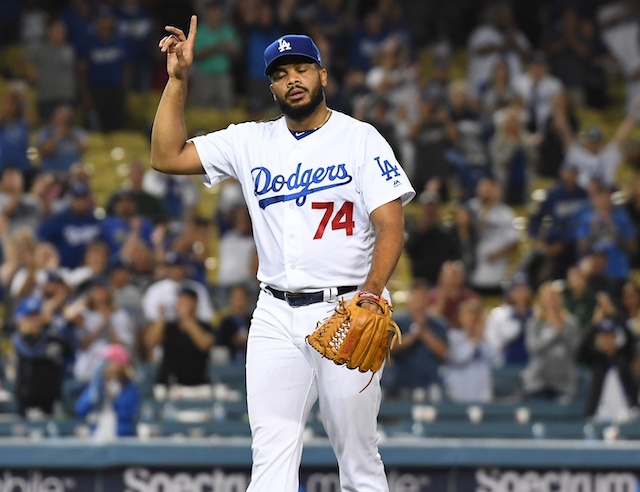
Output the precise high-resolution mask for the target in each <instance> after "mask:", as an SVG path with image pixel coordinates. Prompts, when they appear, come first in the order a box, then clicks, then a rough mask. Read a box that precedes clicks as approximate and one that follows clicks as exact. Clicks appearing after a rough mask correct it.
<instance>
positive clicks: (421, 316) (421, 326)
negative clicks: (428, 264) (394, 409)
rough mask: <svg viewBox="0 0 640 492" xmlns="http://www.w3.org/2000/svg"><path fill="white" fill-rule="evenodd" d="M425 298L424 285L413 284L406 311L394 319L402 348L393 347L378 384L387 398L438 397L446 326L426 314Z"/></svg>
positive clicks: (443, 358) (422, 282)
mask: <svg viewBox="0 0 640 492" xmlns="http://www.w3.org/2000/svg"><path fill="white" fill-rule="evenodd" d="M428 296H429V288H428V285H427V283H426V282H424V281H419V280H418V281H415V282H414V284H413V285H412V286H411V290H410V293H409V301H408V303H407V304H408V311H407V312H406V313H402V314H399V315H398V316H395V317H394V318H395V321H396V322H397V323H398V326H399V327H400V329H401V330H402V344H400V345H396V347H395V349H394V351H393V353H392V355H393V362H392V364H391V365H390V366H389V367H388V368H387V369H386V370H385V376H384V378H383V380H382V383H383V385H384V387H385V388H386V390H387V391H388V392H389V394H390V395H398V394H402V393H404V392H406V391H407V390H408V391H412V390H416V389H418V390H420V389H422V390H424V391H425V392H427V393H428V394H429V395H430V396H431V398H432V399H436V398H437V396H435V395H439V396H442V378H441V377H440V367H441V366H442V364H443V363H444V362H445V361H446V358H447V353H448V342H447V322H446V320H445V319H444V318H440V317H437V316H432V315H430V314H428V313H427V308H428Z"/></svg>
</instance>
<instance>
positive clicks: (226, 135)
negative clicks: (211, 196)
mask: <svg viewBox="0 0 640 492" xmlns="http://www.w3.org/2000/svg"><path fill="white" fill-rule="evenodd" d="M237 132H238V129H237V127H236V125H229V126H228V127H227V128H225V129H224V130H218V131H215V132H212V133H208V134H206V135H201V136H198V137H194V138H192V139H191V140H190V142H193V144H194V145H195V147H196V151H197V152H198V156H199V157H200V162H201V163H202V167H203V169H204V171H205V174H203V175H202V176H201V178H202V181H203V182H204V184H205V185H206V186H213V185H214V184H216V183H219V182H220V181H223V180H225V179H227V178H237V174H236V171H235V162H236V161H235V157H234V155H235V147H236V143H235V141H236V139H237V135H236V134H237Z"/></svg>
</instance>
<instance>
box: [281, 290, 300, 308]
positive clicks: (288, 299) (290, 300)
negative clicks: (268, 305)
mask: <svg viewBox="0 0 640 492" xmlns="http://www.w3.org/2000/svg"><path fill="white" fill-rule="evenodd" d="M284 300H285V301H286V302H287V304H289V306H291V307H298V306H296V301H295V294H294V295H292V296H291V297H289V292H287V291H284Z"/></svg>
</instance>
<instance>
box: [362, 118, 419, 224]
mask: <svg viewBox="0 0 640 492" xmlns="http://www.w3.org/2000/svg"><path fill="white" fill-rule="evenodd" d="M358 177H359V183H358V185H359V189H360V192H361V194H362V197H363V200H364V203H365V206H366V209H367V213H369V214H370V213H371V212H373V211H374V210H375V209H376V208H378V207H380V206H382V205H384V204H385V203H389V202H392V201H393V200H395V199H397V198H400V199H401V200H402V205H406V204H407V203H409V202H410V201H411V199H412V198H413V197H414V196H415V195H416V192H415V191H414V189H413V187H412V186H411V182H410V181H409V178H408V176H407V175H406V173H405V172H404V169H402V166H400V163H399V162H398V160H397V159H396V157H395V155H394V153H393V150H391V146H390V145H389V144H388V143H387V141H386V140H385V139H384V138H383V137H382V135H380V133H379V132H378V131H377V130H376V129H375V128H373V127H369V131H368V133H367V135H366V138H365V142H364V159H363V161H362V167H361V169H359V173H358Z"/></svg>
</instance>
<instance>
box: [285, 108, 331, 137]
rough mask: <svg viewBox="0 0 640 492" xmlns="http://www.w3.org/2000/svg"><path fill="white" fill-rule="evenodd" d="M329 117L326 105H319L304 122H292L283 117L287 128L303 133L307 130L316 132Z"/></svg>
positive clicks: (329, 113)
mask: <svg viewBox="0 0 640 492" xmlns="http://www.w3.org/2000/svg"><path fill="white" fill-rule="evenodd" d="M330 116H331V110H330V109H329V108H328V107H327V105H326V104H321V105H320V106H318V109H316V110H315V111H314V112H313V114H311V115H310V116H309V117H308V118H305V119H304V120H293V119H291V118H289V117H287V116H286V115H285V119H286V121H287V128H289V130H291V131H294V132H303V131H309V130H317V129H318V128H320V127H321V126H322V125H324V124H325V123H326V122H327V121H329V117H330Z"/></svg>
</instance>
